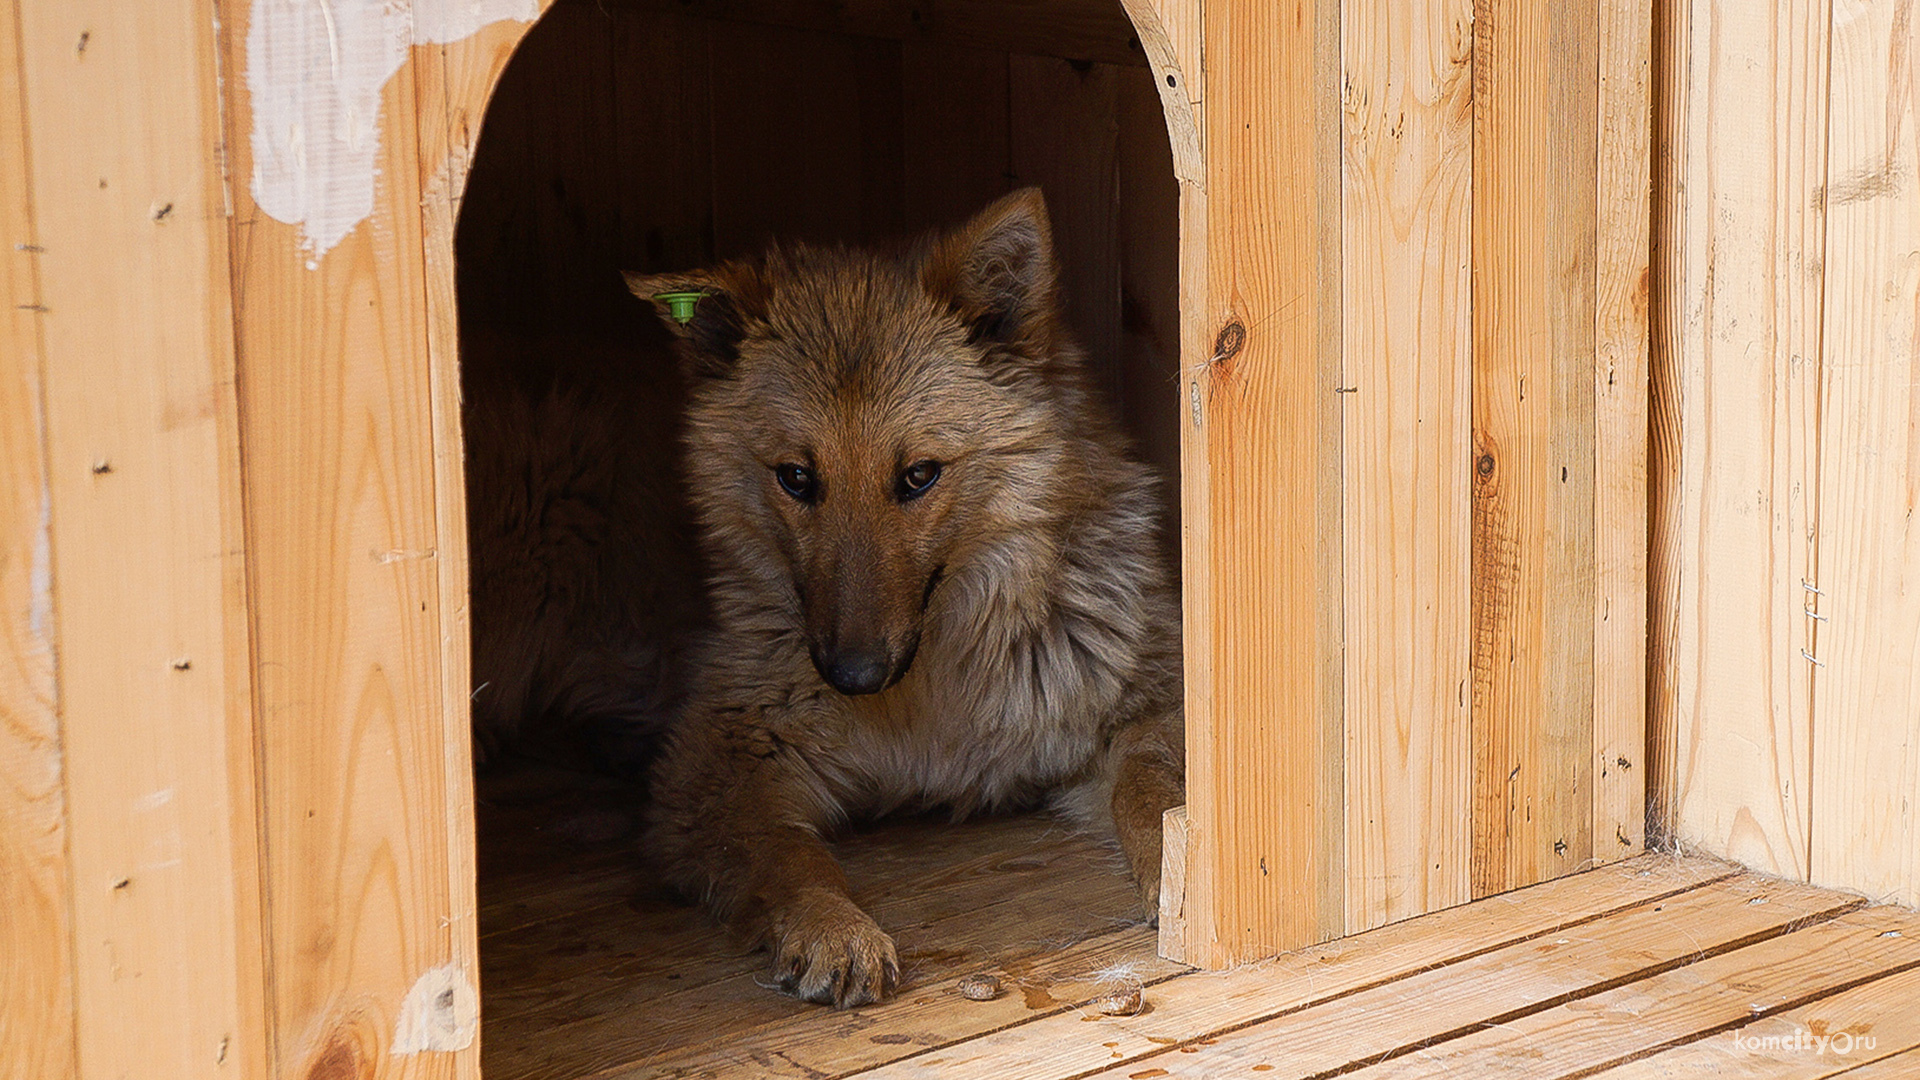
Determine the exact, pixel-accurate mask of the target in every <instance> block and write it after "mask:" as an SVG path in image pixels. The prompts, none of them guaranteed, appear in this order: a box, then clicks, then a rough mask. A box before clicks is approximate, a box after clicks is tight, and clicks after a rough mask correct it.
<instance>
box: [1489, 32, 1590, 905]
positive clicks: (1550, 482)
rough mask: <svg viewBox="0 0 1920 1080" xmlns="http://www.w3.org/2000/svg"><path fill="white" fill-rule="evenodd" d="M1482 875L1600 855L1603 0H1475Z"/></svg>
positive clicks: (1504, 876) (1551, 870) (1545, 873)
mask: <svg viewBox="0 0 1920 1080" xmlns="http://www.w3.org/2000/svg"><path fill="white" fill-rule="evenodd" d="M1474 36H1475V53H1474V98H1473V108H1474V132H1473V155H1474V157H1473V170H1474V192H1473V265H1474V291H1473V335H1474V336H1473V414H1474V415H1473V424H1474V482H1473V549H1474V550H1473V567H1474V569H1473V574H1474V583H1473V587H1474V614H1473V635H1474V646H1473V688H1472V708H1473V748H1474V749H1473V753H1474V758H1473V761H1474V763H1473V786H1474V795H1473V814H1474V823H1473V828H1474V850H1473V870H1472V874H1473V891H1474V895H1477V896H1484V895H1488V894H1490V893H1495V892H1500V891H1502V890H1505V889H1510V888H1513V887H1515V886H1517V885H1522V884H1525V883H1527V882H1531V881H1538V880H1541V879H1543V878H1548V877H1555V876H1558V875H1561V874H1565V873H1568V872H1570V871H1572V870H1574V869H1576V868H1578V867H1580V866H1583V865H1585V864H1586V863H1587V860H1588V859H1589V858H1590V857H1591V855H1592V852H1593V842H1592V840H1593V836H1592V814H1593V803H1592V786H1593V746H1594V718H1593V707H1594V697H1593V689H1594V687H1593V650H1594V635H1593V611H1594V543H1595V534H1594V517H1593V513H1594V499H1593V492H1594V469H1595V458H1594V453H1595V439H1594V436H1595V428H1594V386H1593V372H1594V353H1593V333H1594V237H1595V221H1594V215H1595V203H1594V191H1595V182H1596V159H1595V155H1596V146H1595V127H1594V125H1595V124H1596V122H1597V110H1596V104H1595V100H1596V95H1597V93H1598V69H1597V63H1598V61H1597V58H1596V48H1597V39H1598V14H1597V5H1596V4H1594V3H1592V2H1580V3H1559V2H1547V0H1480V2H1479V3H1478V4H1477V5H1476V9H1475V18H1474Z"/></svg>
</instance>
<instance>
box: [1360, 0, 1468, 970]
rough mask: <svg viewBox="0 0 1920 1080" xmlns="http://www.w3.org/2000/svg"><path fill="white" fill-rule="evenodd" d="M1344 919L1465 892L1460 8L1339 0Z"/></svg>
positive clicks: (1464, 187)
mask: <svg viewBox="0 0 1920 1080" xmlns="http://www.w3.org/2000/svg"><path fill="white" fill-rule="evenodd" d="M1341 20H1342V56H1343V67H1344V72H1343V76H1342V81H1341V85H1342V86H1343V87H1344V94H1345V129H1344V131H1343V134H1342V146H1343V153H1342V159H1343V162H1344V172H1343V177H1342V179H1343V183H1342V188H1341V190H1342V200H1343V206H1342V228H1343V230H1344V237H1343V240H1342V244H1341V254H1342V275H1341V289H1342V297H1341V304H1340V312H1341V319H1342V345H1343V349H1342V351H1343V353H1344V365H1343V374H1342V378H1341V388H1340V394H1341V397H1340V400H1341V401H1342V402H1343V404H1344V408H1343V411H1342V414H1341V415H1342V425H1341V430H1342V434H1343V437H1344V443H1343V447H1342V449H1343V453H1342V463H1341V468H1342V473H1343V477H1344V484H1343V486H1342V513H1343V516H1344V519H1345V526H1344V527H1345V534H1346V538H1347V545H1348V549H1347V552H1346V557H1345V559H1344V560H1343V562H1344V566H1345V582H1344V585H1345V589H1344V592H1345V604H1346V613H1345V621H1346V650H1345V657H1346V667H1345V678H1346V843H1347V852H1346V930H1347V932H1348V933H1355V932H1358V931H1361V930H1366V929H1370V928H1372V927H1375V926H1379V925H1381V924H1383V923H1387V922H1392V921H1394V920H1397V919H1403V918H1406V917H1408V916H1410V915H1418V914H1421V913H1424V912H1427V911H1433V910H1437V909H1439V908H1442V907H1447V906H1450V905H1452V904H1458V903H1463V902H1465V901H1466V900H1467V899H1469V897H1470V879H1469V869H1470V861H1471V860H1470V855H1471V852H1472V843H1473V840H1472V834H1471V828H1472V815H1471V813H1470V807H1471V795H1472V775H1473V774H1472V760H1473V759H1472V756H1471V745H1470V742H1469V728H1468V716H1469V711H1468V700H1469V699H1468V694H1467V686H1468V681H1469V677H1470V674H1471V672H1470V646H1471V632H1472V625H1471V610H1470V594H1471V584H1472V582H1471V560H1470V557H1469V543H1470V539H1471V530H1470V524H1471V521H1470V514H1471V498H1470V495H1471V493H1470V490H1469V486H1468V477H1469V475H1470V469H1471V460H1470V459H1471V449H1472V405H1471V400H1472V399H1471V394H1470V389H1471V380H1470V369H1471V356H1472V329H1473V324H1472V314H1471V310H1470V304H1469V300H1470V280H1469V275H1468V269H1469V255H1470V247H1471V236H1472V233H1471V227H1470V222H1471V212H1472V196H1471V179H1472V164H1473V108H1472V103H1471V92H1472V85H1473V80H1472V73H1471V68H1470V64H1471V60H1472V35H1473V30H1472V26H1473V5H1472V3H1471V0H1432V2H1426V3H1421V4H1416V5H1411V6H1409V5H1407V4H1405V3H1400V2H1397V0H1385V2H1373V0H1362V2H1359V3H1348V4H1344V5H1342V8H1341Z"/></svg>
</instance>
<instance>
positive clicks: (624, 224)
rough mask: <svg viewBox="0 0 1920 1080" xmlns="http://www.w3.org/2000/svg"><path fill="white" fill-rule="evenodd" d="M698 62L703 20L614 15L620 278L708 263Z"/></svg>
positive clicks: (704, 97) (707, 176)
mask: <svg viewBox="0 0 1920 1080" xmlns="http://www.w3.org/2000/svg"><path fill="white" fill-rule="evenodd" d="M707 59H708V58H707V27H706V24H705V23H703V22H702V21H700V20H698V19H689V18H684V17H678V16H670V15H658V16H651V17H646V18H641V17H637V16H635V15H633V14H632V13H629V12H625V11H616V12H615V15H614V22H613V91H614V98H613V110H614V111H613V130H612V132H611V137H612V138H613V140H614V150H615V155H616V159H617V165H616V167H617V169H618V184H617V185H616V199H617V201H618V205H619V216H620V248H619V254H620V256H621V258H622V261H621V264H620V268H621V269H622V270H639V271H643V272H645V273H667V272H670V271H675V270H685V269H688V268H689V267H695V266H706V265H708V264H710V263H711V262H713V228H712V221H711V220H710V216H711V214H712V210H713V138H714V132H713V118H712V116H711V114H710V113H709V110H708V81H707ZM600 164H601V166H602V167H604V158H602V159H601V160H600ZM636 310H638V311H639V314H640V316H641V317H643V318H652V314H651V313H650V312H646V311H644V310H640V309H638V308H636Z"/></svg>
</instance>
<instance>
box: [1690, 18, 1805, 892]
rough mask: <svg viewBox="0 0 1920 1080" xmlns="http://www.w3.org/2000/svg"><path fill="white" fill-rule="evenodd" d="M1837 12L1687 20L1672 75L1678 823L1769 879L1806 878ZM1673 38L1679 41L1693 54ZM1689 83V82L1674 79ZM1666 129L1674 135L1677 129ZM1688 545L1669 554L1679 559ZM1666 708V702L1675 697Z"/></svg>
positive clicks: (1706, 846) (1697, 844)
mask: <svg viewBox="0 0 1920 1080" xmlns="http://www.w3.org/2000/svg"><path fill="white" fill-rule="evenodd" d="M1826 10H1827V5H1826V4H1825V3H1823V2H1820V0H1806V2H1803V3H1799V4H1796V5H1790V6H1788V7H1784V8H1780V9H1778V10H1777V11H1774V12H1773V14H1772V16H1771V17H1770V18H1768V19H1764V20H1759V19H1741V18H1737V17H1733V16H1732V15H1731V13H1725V12H1722V11H1719V10H1714V9H1707V8H1701V9H1699V10H1697V11H1693V10H1689V11H1688V13H1687V16H1686V17H1687V19H1688V22H1687V31H1688V34H1687V40H1686V42H1685V43H1684V49H1685V51H1686V54H1687V55H1689V56H1691V57H1692V58H1693V59H1692V66H1691V68H1690V69H1689V73H1688V74H1686V75H1685V77H1684V81H1682V76H1681V75H1680V73H1675V74H1673V75H1672V76H1671V80H1672V81H1671V82H1670V84H1669V86H1668V88H1667V92H1668V94H1669V95H1670V97H1671V98H1673V99H1675V100H1673V103H1672V104H1671V106H1670V108H1669V110H1668V111H1669V113H1670V114H1671V113H1681V114H1683V115H1675V116H1670V118H1669V126H1670V128H1671V127H1672V126H1673V125H1675V124H1679V123H1682V122H1684V125H1685V131H1684V132H1683V134H1685V135H1686V141H1685V142H1684V143H1683V144H1674V145H1671V146H1670V148H1669V149H1670V152H1672V153H1675V154H1680V155H1682V156H1681V158H1680V159H1679V160H1678V161H1677V162H1676V163H1675V164H1674V166H1673V172H1672V173H1670V174H1668V176H1669V179H1668V181H1667V182H1668V183H1670V184H1676V185H1677V186H1678V187H1679V188H1680V189H1681V190H1682V195H1680V196H1675V197H1674V198H1675V201H1674V202H1673V203H1672V204H1671V209H1670V210H1669V215H1668V216H1669V217H1670V219H1671V220H1670V223H1669V225H1668V227H1667V233H1666V235H1665V237H1664V239H1665V243H1664V244H1663V246H1662V248H1661V250H1662V251H1663V252H1664V256H1663V257H1664V258H1665V259H1666V262H1667V269H1666V271H1665V280H1666V283H1665V286H1664V288H1663V306H1664V307H1665V308H1666V309H1667V311H1668V314H1669V316H1670V318H1671V320H1672V322H1671V324H1670V325H1669V327H1668V329H1667V332H1666V333H1664V334H1663V335H1662V336H1661V337H1662V342H1663V346H1664V347H1665V348H1666V349H1668V350H1670V352H1671V355H1670V356H1669V358H1668V359H1667V361H1666V362H1665V363H1664V364H1663V365H1662V367H1661V373H1662V375H1663V377H1664V379H1665V380H1666V381H1667V383H1668V385H1666V386H1665V387H1663V388H1662V389H1660V390H1658V391H1657V392H1656V397H1657V398H1660V399H1662V400H1665V401H1669V402H1672V403H1674V405H1675V406H1676V408H1674V409H1673V410H1671V412H1672V413H1674V414H1677V415H1674V416H1672V419H1677V422H1678V435H1677V442H1678V447H1679V453H1678V457H1677V459H1673V458H1671V457H1670V460H1669V463H1668V469H1667V476H1666V478H1665V479H1663V481H1662V484H1663V490H1664V491H1665V493H1666V494H1665V497H1664V498H1663V499H1662V500H1661V503H1662V505H1663V512H1664V513H1666V514H1668V515H1671V518H1670V520H1669V521H1668V523H1667V526H1666V527H1665V528H1659V529H1656V530H1655V536H1656V540H1657V541H1658V542H1659V543H1661V544H1662V545H1664V546H1665V547H1666V548H1667V549H1668V550H1669V552H1670V553H1669V554H1668V555H1667V556H1666V558H1665V561H1666V562H1667V563H1668V564H1670V565H1671V566H1672V567H1673V568H1674V577H1675V580H1674V581H1673V582H1672V583H1671V585H1670V586H1669V591H1667V592H1664V593H1661V594H1658V595H1659V596H1660V597H1661V598H1662V599H1663V600H1664V601H1665V602H1666V603H1669V604H1671V605H1673V606H1672V608H1671V610H1670V612H1669V613H1667V614H1663V615H1662V616H1661V618H1660V620H1659V621H1661V622H1670V623H1671V629H1670V638H1669V642H1668V646H1667V647H1666V648H1664V649H1662V650H1660V651H1659V652H1658V654H1657V655H1658V656H1659V657H1661V658H1663V659H1661V661H1660V665H1661V666H1662V667H1664V668H1665V669H1666V670H1667V671H1669V672H1671V678H1670V680H1669V681H1668V683H1667V689H1666V690H1665V693H1666V695H1667V696H1668V699H1669V700H1670V702H1671V705H1672V708H1673V709H1674V713H1673V716H1672V717H1671V719H1670V720H1669V721H1668V723H1667V725H1666V727H1667V728H1670V729H1671V734H1670V735H1668V734H1665V733H1664V732H1663V733H1662V735H1661V737H1660V738H1661V741H1662V742H1664V743H1667V744H1670V745H1672V746H1673V747H1674V761H1673V765H1672V777H1673V779H1672V781H1671V787H1672V791H1673V794H1672V800H1673V803H1672V815H1673V819H1674V825H1675V829H1676V832H1677V835H1678V837H1679V838H1680V840H1681V841H1683V842H1684V843H1686V844H1688V845H1689V846H1691V847H1694V848H1697V849H1698V850H1702V851H1707V852H1712V853H1715V854H1720V855H1724V856H1727V857H1729V858H1733V859H1737V860H1739V861H1741V862H1743V863H1746V864H1748V865H1750V866H1754V867H1756V868H1759V869H1763V870H1768V871H1771V872H1774V873H1778V874H1782V875H1786V876H1790V877H1800V878H1804V877H1805V876H1806V874H1807V871H1808V861H1807V860H1808V843H1809V829H1810V822H1809V813H1810V808H1811V805H1812V803H1811V791H1810V785H1811V765H1810V758H1811V750H1812V714H1811V707H1810V695H1811V687H1810V684H1809V672H1810V670H1811V667H1812V665H1811V664H1810V663H1809V662H1808V661H1806V660H1805V659H1803V658H1802V656H1801V652H1802V650H1803V649H1807V648H1808V647H1809V646H1810V645H1811V644H1812V642H1811V640H1810V639H1809V637H1808V627H1809V626H1811V625H1812V622H1811V620H1809V618H1808V617H1807V616H1806V615H1805V614H1803V609H1804V608H1805V607H1806V603H1805V602H1806V600H1807V599H1808V598H1809V595H1810V594H1808V593H1807V592H1806V590H1805V586H1804V585H1803V582H1805V581H1808V580H1810V575H1811V574H1812V573H1813V571H1814V566H1813V563H1812V562H1810V559H1811V557H1812V550H1811V549H1812V545H1811V543H1810V536H1809V530H1810V528H1811V527H1812V524H1813V523H1814V522H1815V520H1816V519H1817V517H1818V513H1819V511H1818V501H1819V495H1818V477H1817V476H1816V475H1815V469H1816V464H1815V457H1816V455H1817V449H1816V446H1815V443H1816V440H1817V438H1818V432H1819V431H1820V419H1819V415H1818V414H1819V409H1820V406H1819V392H1820V383H1819V374H1818V372H1819V367H1820V361H1819V359H1818V358H1819V355H1820V352H1819V350H1820V320H1821V306H1822V302H1823V301H1822V292H1823V290H1822V284H1821V277H1820V273H1819V267H1820V265H1821V262H1822V258H1823V248H1824V241H1823V239H1822V236H1823V226H1824V215H1823V213H1822V212H1821V211H1820V210H1819V209H1818V208H1816V207H1815V205H1814V194H1815V189H1816V188H1817V187H1818V186H1819V185H1820V184H1821V183H1822V182H1823V181H1824V178H1825V172H1826V168H1825V159H1826V135H1825V130H1824V123H1823V121H1822V117H1823V116H1824V115H1825V111H1826V87H1827V76H1826V26H1827V22H1828V20H1827V15H1826ZM1682 47H1683V46H1682V43H1681V42H1679V41H1678V40H1675V41H1674V42H1673V44H1672V46H1671V48H1672V49H1675V50H1678V49H1681V48H1682ZM1676 84H1677V85H1676ZM1670 137H1671V136H1670ZM1676 550H1677V554H1673V553H1672V552H1674V551H1676ZM1663 705H1664V703H1663Z"/></svg>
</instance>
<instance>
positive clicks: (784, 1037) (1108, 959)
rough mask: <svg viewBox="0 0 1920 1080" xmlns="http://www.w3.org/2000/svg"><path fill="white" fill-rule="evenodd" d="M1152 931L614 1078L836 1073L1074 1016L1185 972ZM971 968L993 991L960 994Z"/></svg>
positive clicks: (789, 1019)
mask: <svg viewBox="0 0 1920 1080" xmlns="http://www.w3.org/2000/svg"><path fill="white" fill-rule="evenodd" d="M1153 935H1154V932H1153V931H1152V930H1150V929H1148V928H1146V927H1134V928H1132V929H1128V930H1122V931H1120V932H1118V933H1114V934H1106V935H1102V936H1100V937H1097V938H1091V939H1089V940H1087V941H1082V942H1076V943H1075V944H1072V945H1069V946H1067V947H1066V948H1064V949H1058V950H1054V949H1044V950H1043V951H1040V952H1037V953H1031V954H1023V955H1019V956H1015V957H1010V958H1007V959H1004V960H1001V961H998V962H996V963H994V964H992V965H990V966H988V967H986V968H984V969H979V970H978V971H958V972H956V973H955V974H954V975H952V976H949V977H946V978H941V979H938V980H936V981H933V982H930V983H928V984H926V985H924V986H922V987H921V988H919V990H918V992H915V993H911V994H903V995H901V996H900V997H899V998H897V999H896V1000H894V1001H892V1002H889V1003H887V1004H886V1005H881V1006H876V1007H871V1008H866V1009H860V1010H858V1011H856V1012H854V1013H851V1014H849V1017H848V1020H847V1021H846V1022H845V1023H822V1022H821V1020H822V1018H821V1016H820V1015H819V1014H818V1013H815V1012H812V1011H811V1010H807V1011H800V1012H795V1011H794V1010H792V1009H789V1010H788V1015H786V1016H785V1017H783V1018H782V1019H781V1020H779V1021H777V1022H775V1023H771V1024H767V1025H764V1026H762V1027H759V1028H757V1029H755V1030H754V1031H752V1032H751V1033H748V1034H745V1035H737V1034H734V1035H729V1036H728V1038H726V1039H723V1040H715V1041H714V1042H713V1043H710V1044H708V1045H705V1046H702V1047H699V1048H696V1049H693V1050H691V1051H689V1052H687V1053H684V1054H678V1055H673V1056H669V1057H662V1058H659V1059H656V1060H654V1061H651V1062H649V1063H648V1064H647V1066H646V1067H645V1068H642V1069H636V1070H633V1071H631V1072H623V1073H619V1074H617V1075H618V1077H619V1078H620V1080H639V1078H641V1077H655V1076H658V1077H667V1076H672V1077H699V1078H708V1077H711V1078H716V1080H720V1078H725V1080H733V1078H738V1080H749V1078H753V1077H763V1076H776V1077H795V1078H802V1077H806V1078H817V1077H820V1076H838V1075H844V1074H847V1073H850V1072H853V1071H855V1070H859V1069H866V1068H872V1067H875V1066H878V1065H882V1064H885V1063H887V1062H891V1061H895V1060H897V1059H900V1058H904V1057H907V1056H908V1055H911V1054H917V1053H920V1052H922V1051H925V1050H927V1049H929V1048H932V1047H938V1046H944V1045H947V1044H949V1043H953V1042H957V1041H959V1040H961V1039H964V1038H969V1037H972V1036H975V1035H980V1034H983V1033H985V1032H989V1031H996V1030H999V1029H1001V1028H1004V1027H1008V1026H1010V1025H1013V1024H1018V1023H1023V1022H1025V1021H1027V1020H1030V1019H1032V1018H1034V1017H1035V1016H1039V1015H1046V1014H1048V1013H1058V1012H1063V1011H1069V1010H1071V1011H1074V1013H1075V1015H1078V1014H1079V1011H1080V1010H1081V1009H1082V1008H1083V1007H1084V1006H1085V1005H1086V1004H1087V1002H1088V1001H1090V1000H1091V999H1093V998H1095V997H1098V996H1101V995H1104V994H1108V993H1112V992H1114V991H1115V990H1116V989H1117V988H1119V987H1124V986H1132V985H1136V984H1139V983H1145V982H1150V981H1153V980H1158V979H1164V978H1166V977H1168V976H1171V975H1175V974H1179V973H1181V972H1185V971H1187V970H1188V969H1187V967H1186V966H1185V965H1184V964H1176V963H1173V962H1171V961H1167V960H1161V959H1159V958H1157V957H1155V956H1154V955H1153V950H1154V936H1153ZM977 973H984V974H990V975H993V976H994V977H996V978H997V979H999V981H1000V984H1001V986H1002V988H1003V989H1002V991H1001V994H1000V996H999V997H997V998H994V999H993V1000H991V1001H984V1002H970V1001H965V1000H963V999H961V998H960V997H959V996H958V995H959V990H958V984H959V982H960V980H961V979H962V978H965V977H967V976H968V975H971V974H977ZM759 992H760V993H763V994H764V993H765V991H759Z"/></svg>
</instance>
